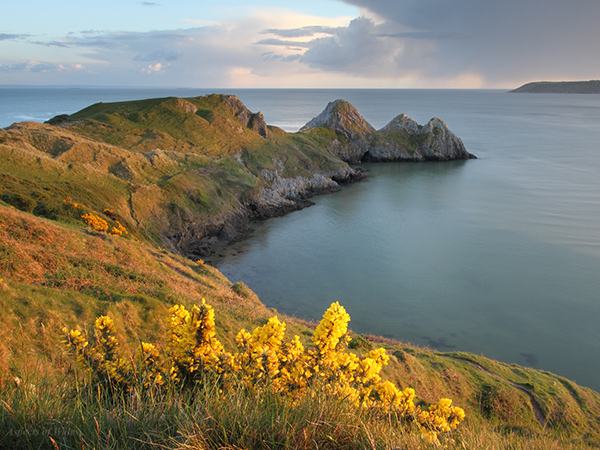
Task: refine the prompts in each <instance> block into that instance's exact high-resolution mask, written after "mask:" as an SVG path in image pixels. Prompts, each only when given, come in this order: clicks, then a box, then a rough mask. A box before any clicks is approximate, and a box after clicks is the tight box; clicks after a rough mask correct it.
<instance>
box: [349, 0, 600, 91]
mask: <svg viewBox="0 0 600 450" xmlns="http://www.w3.org/2000/svg"><path fill="white" fill-rule="evenodd" d="M343 1H344V2H345V3H348V4H352V5H355V6H358V7H360V8H363V9H364V10H368V11H371V12H372V13H375V14H376V15H377V16H378V17H379V18H381V19H382V20H384V21H385V22H386V23H387V24H388V25H390V26H391V25H393V26H395V27H396V28H397V31H396V32H390V35H396V36H397V37H406V38H413V39H415V38H418V39H421V40H423V39H429V40H431V42H432V43H434V44H435V48H436V50H435V58H436V61H437V64H436V67H437V70H438V71H439V72H438V73H439V74H441V75H451V74H453V73H458V72H459V71H460V70H464V69H465V68H470V69H471V70H475V71H478V72H481V73H482V74H483V75H484V76H485V77H486V78H487V79H490V80H502V79H506V78H507V77H508V78H510V77H518V76H522V77H533V78H535V77H536V76H538V75H539V76H542V75H544V74H548V75H550V76H552V75H554V76H558V77H561V76H562V77H566V78H579V77H582V78H589V77H594V76H595V77H596V78H597V77H598V73H599V72H600V59H599V58H597V57H596V55H597V54H598V51H599V50H600V48H599V47H600V27H599V26H598V24H597V22H598V17H600V1H598V0H573V1H570V2H566V1H563V0H489V1H482V0H401V1H400V0H343Z"/></svg>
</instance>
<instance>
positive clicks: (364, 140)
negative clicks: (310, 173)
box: [300, 100, 376, 164]
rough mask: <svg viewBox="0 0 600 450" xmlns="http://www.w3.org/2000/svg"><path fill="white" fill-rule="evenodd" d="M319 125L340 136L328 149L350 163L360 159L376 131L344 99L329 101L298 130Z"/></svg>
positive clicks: (367, 149) (306, 129) (357, 161)
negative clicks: (321, 110)
mask: <svg viewBox="0 0 600 450" xmlns="http://www.w3.org/2000/svg"><path fill="white" fill-rule="evenodd" d="M321 127H325V128H329V129H330V130H333V131H334V132H335V133H336V134H337V135H339V136H340V138H341V139H334V140H333V141H332V142H331V144H330V146H329V151H330V153H333V154H334V155H336V156H339V157H340V158H341V159H342V160H344V161H346V162H348V163H350V164H356V163H359V162H360V161H361V159H362V157H363V155H364V154H365V153H366V152H368V151H369V147H370V141H371V136H372V135H373V133H376V131H375V128H373V127H372V126H371V124H369V122H367V121H366V120H365V118H364V117H363V116H361V115H360V113H359V112H358V110H357V109H356V108H355V107H354V106H353V105H352V104H351V103H349V102H347V101H345V100H335V101H333V102H330V103H329V104H328V105H327V107H326V108H325V109H324V110H323V112H322V113H321V114H319V115H318V116H317V117H315V118H314V119H312V120H311V121H310V122H308V123H307V124H306V125H305V126H304V127H302V129H301V130H300V131H308V130H310V129H312V128H321Z"/></svg>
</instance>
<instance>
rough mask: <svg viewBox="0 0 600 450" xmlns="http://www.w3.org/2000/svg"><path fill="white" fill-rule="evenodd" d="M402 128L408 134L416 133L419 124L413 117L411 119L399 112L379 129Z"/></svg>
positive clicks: (395, 129)
mask: <svg viewBox="0 0 600 450" xmlns="http://www.w3.org/2000/svg"><path fill="white" fill-rule="evenodd" d="M397 130H403V131H406V132H407V133H408V134H417V133H419V131H420V130H421V126H420V125H419V124H418V123H417V121H416V120H415V119H411V118H410V117H408V116H407V115H406V114H400V115H398V116H396V117H394V118H393V119H392V120H391V121H390V122H389V123H388V124H387V125H386V126H385V127H383V128H382V129H381V130H379V131H384V132H386V131H397Z"/></svg>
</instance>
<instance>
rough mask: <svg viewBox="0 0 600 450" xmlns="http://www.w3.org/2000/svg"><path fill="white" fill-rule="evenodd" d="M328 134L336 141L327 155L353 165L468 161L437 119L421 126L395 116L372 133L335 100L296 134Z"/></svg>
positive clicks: (457, 141)
mask: <svg viewBox="0 0 600 450" xmlns="http://www.w3.org/2000/svg"><path fill="white" fill-rule="evenodd" d="M322 127H323V128H328V129H330V130H332V131H333V132H334V133H335V134H336V135H337V136H338V138H336V139H333V140H332V141H331V143H330V144H329V147H328V150H329V152H330V153H332V154H334V155H336V156H338V157H340V158H341V159H342V160H344V161H346V162H348V163H350V164H356V163H359V162H361V161H448V160H455V159H472V158H475V156H474V155H472V154H470V153H469V152H467V150H466V149H465V146H464V144H463V143H462V141H461V140H460V138H458V137H457V136H456V135H455V134H454V133H452V132H451V131H450V129H449V128H448V126H447V125H446V124H445V123H444V122H443V121H442V120H440V119H438V118H433V119H431V120H430V121H429V122H428V123H427V124H426V125H425V126H421V125H419V124H418V123H417V122H416V121H415V120H413V119H411V118H410V117H408V116H407V115H406V114H400V115H398V116H396V117H395V118H394V119H393V120H392V121H391V122H389V123H388V124H387V125H386V126H385V127H383V128H382V129H381V130H379V131H376V130H375V129H374V128H373V127H372V126H371V125H370V124H369V123H368V122H367V121H366V120H365V119H364V117H362V116H361V115H360V113H359V112H358V110H357V109H356V108H355V107H354V106H352V105H351V104H350V103H348V102H346V101H344V100H336V101H334V102H331V103H329V104H328V105H327V107H326V108H325V110H324V111H323V112H322V113H321V114H319V115H318V116H317V117H315V118H314V119H312V120H311V121H310V122H308V123H307V124H306V125H305V126H304V127H303V128H302V129H301V130H300V131H301V132H310V131H311V130H314V129H318V128H322Z"/></svg>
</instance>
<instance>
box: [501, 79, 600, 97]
mask: <svg viewBox="0 0 600 450" xmlns="http://www.w3.org/2000/svg"><path fill="white" fill-rule="evenodd" d="M509 92H516V93H532V94H600V80H590V81H534V82H533V83H527V84H524V85H523V86H521V87H519V88H517V89H514V90H512V91H509Z"/></svg>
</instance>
